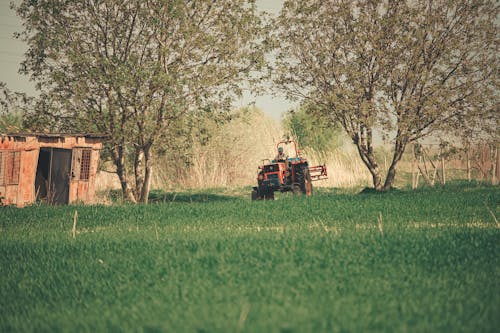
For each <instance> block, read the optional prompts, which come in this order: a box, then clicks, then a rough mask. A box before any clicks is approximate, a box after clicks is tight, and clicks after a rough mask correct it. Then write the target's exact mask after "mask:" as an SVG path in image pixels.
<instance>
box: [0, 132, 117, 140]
mask: <svg viewBox="0 0 500 333" xmlns="http://www.w3.org/2000/svg"><path fill="white" fill-rule="evenodd" d="M6 136H10V137H38V138H68V137H84V138H92V139H106V138H108V137H109V135H106V134H98V133H0V137H6Z"/></svg>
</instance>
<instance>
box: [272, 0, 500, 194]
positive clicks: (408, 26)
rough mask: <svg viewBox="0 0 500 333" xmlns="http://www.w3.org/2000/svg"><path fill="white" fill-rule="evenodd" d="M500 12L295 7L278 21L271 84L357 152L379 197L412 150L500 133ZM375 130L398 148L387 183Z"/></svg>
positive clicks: (421, 3) (415, 6)
mask: <svg viewBox="0 0 500 333" xmlns="http://www.w3.org/2000/svg"><path fill="white" fill-rule="evenodd" d="M498 13H499V8H498V6H497V5H496V4H495V2H494V1H488V0H457V1H449V0H436V1H428V0H415V1H391V0H389V1H385V0H360V1H348V0H329V1H321V0H293V1H291V0H290V1H285V4H284V8H283V10H282V12H281V14H280V16H279V17H278V18H277V20H276V23H275V24H276V26H277V27H278V29H277V32H276V33H275V34H274V41H275V45H276V50H277V61H276V66H275V71H274V73H273V79H274V82H275V84H277V86H278V87H279V88H280V89H281V90H283V91H284V92H285V93H286V94H287V96H288V97H289V98H292V99H301V100H305V101H309V102H310V103H313V104H314V105H317V106H318V107H317V110H316V112H317V114H319V115H321V116H322V117H323V118H324V119H329V120H330V121H331V122H332V123H337V122H338V123H340V124H341V126H342V128H343V129H344V130H345V132H346V133H347V134H348V135H349V137H350V138H351V139H352V141H353V143H354V144H355V145H356V147H357V150H358V152H359V155H360V157H361V159H362V160H363V162H364V163H365V165H366V166H367V168H368V169H369V170H370V173H371V174H372V178H373V185H374V187H375V188H376V189H377V190H385V189H389V188H390V187H391V186H392V185H393V182H394V177H395V173H396V166H397V163H398V162H399V161H400V159H401V157H402V155H403V153H404V150H405V147H406V146H407V144H408V143H410V142H413V141H416V140H419V139H420V138H422V137H425V136H428V135H429V134H431V133H435V132H436V131H443V130H451V131H462V130H463V129H464V128H470V127H475V128H476V129H478V128H479V129H480V128H485V127H487V125H488V124H489V125H490V128H498V122H499V118H498V117H499V115H498V106H499V96H498V70H499V58H498V57H499V56H498V54H500V53H499V52H498V46H499V39H498V38H499V37H498V36H499V35H500V34H499V33H498V32H499V31H498V24H497V21H496V20H497V17H498ZM375 129H379V130H381V131H382V132H383V134H384V136H387V137H389V138H390V139H391V142H392V143H393V159H392V163H391V165H390V167H389V170H388V173H387V175H386V177H385V182H383V179H382V175H381V171H380V168H379V164H378V162H377V160H376V158H375V154H374V144H373V133H374V130H375Z"/></svg>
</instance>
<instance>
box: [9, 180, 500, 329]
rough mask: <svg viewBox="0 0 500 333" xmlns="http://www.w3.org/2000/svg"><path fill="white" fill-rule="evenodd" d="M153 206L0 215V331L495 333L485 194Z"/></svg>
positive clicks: (456, 191)
mask: <svg viewBox="0 0 500 333" xmlns="http://www.w3.org/2000/svg"><path fill="white" fill-rule="evenodd" d="M247 192H248V193H249V189H248V191H247ZM153 194H154V195H155V197H156V198H157V199H159V200H158V203H157V204H154V205H149V206H145V205H135V206H131V205H122V206H111V207H103V206H94V207H83V206H69V207H48V206H34V207H27V208H25V209H15V208H11V207H5V208H2V209H0V228H1V229H0V267H1V272H2V274H0V307H1V309H2V311H1V312H0V331H98V332H99V331H100V332H104V331H155V332H157V331H168V332H236V331H241V332H280V331H281V332H375V331H376V332H404V331H412V332H443V331H452V332H492V331H495V330H496V329H497V328H498V327H499V325H500V319H499V317H498V311H499V305H500V290H499V289H498V276H499V275H500V263H499V258H500V231H499V229H498V227H497V226H496V225H495V223H494V221H493V219H492V217H491V215H490V214H489V212H488V210H487V209H486V208H485V206H488V207H489V208H490V209H491V210H492V211H493V212H494V213H495V214H496V215H497V216H498V215H499V213H500V211H499V203H500V202H499V201H498V198H499V197H500V193H499V189H498V188H497V187H487V186H481V185H474V186H469V187H468V186H466V185H465V186H464V185H454V186H451V187H444V188H434V189H425V190H418V191H414V192H406V191H398V192H390V193H386V194H369V193H367V194H363V195H354V194H342V193H337V191H335V190H322V191H317V193H316V194H315V196H313V197H310V198H297V197H292V196H284V195H283V196H280V197H279V199H278V200H276V201H274V202H250V198H248V197H245V198H240V197H231V196H227V195H224V194H220V193H219V194H217V192H214V193H208V194H206V195H199V194H198V195H196V194H191V193H179V194H178V195H174V194H167V196H166V197H164V198H162V197H161V196H162V194H161V193H156V192H155V193H153ZM190 198H191V199H192V200H190ZM75 211H78V223H77V234H76V238H75V239H73V238H72V234H71V228H72V224H73V216H74V212H75ZM27 318H29V320H27Z"/></svg>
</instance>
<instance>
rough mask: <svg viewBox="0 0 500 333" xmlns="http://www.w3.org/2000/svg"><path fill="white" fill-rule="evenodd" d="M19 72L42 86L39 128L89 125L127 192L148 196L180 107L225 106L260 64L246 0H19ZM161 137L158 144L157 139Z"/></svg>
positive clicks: (259, 35)
mask: <svg viewBox="0 0 500 333" xmlns="http://www.w3.org/2000/svg"><path fill="white" fill-rule="evenodd" d="M15 9H16V10H17V13H18V15H19V16H20V17H21V18H22V19H23V22H24V31H23V32H22V33H21V34H20V36H21V37H22V38H23V39H24V40H25V41H26V42H27V43H28V45H29V50H28V51H27V53H26V58H25V60H24V62H23V64H22V71H23V72H24V73H26V74H28V75H30V77H31V79H32V80H33V81H35V82H36V87H37V89H38V90H39V92H40V95H39V98H38V99H37V105H36V107H35V108H34V109H33V112H32V113H31V114H30V115H28V123H29V125H31V127H32V128H35V129H38V130H47V129H51V130H54V129H58V130H65V131H96V132H100V133H105V134H108V135H109V140H108V144H107V148H108V150H109V155H110V156H111V159H112V161H113V162H114V164H115V166H116V170H117V174H118V176H119V178H120V182H121V185H122V190H123V193H124V195H125V197H126V198H127V199H128V200H131V201H143V202H145V201H147V197H148V193H149V183H150V177H151V163H152V159H151V156H152V153H153V151H154V149H165V147H167V146H168V144H166V143H168V141H169V139H170V138H176V137H177V136H179V134H181V133H182V131H183V126H185V125H186V122H189V120H186V117H185V116H186V115H188V114H190V115H192V114H196V113H200V112H212V113H216V112H221V111H224V110H228V109H229V107H230V104H231V103H230V102H231V100H232V99H233V98H234V97H235V96H237V95H239V94H240V93H241V88H242V83H243V82H245V81H248V80H247V78H249V76H250V74H251V73H252V71H258V70H259V69H260V67H261V66H263V64H264V58H263V54H264V50H263V49H262V48H261V47H260V44H259V43H260V41H262V39H263V37H264V34H265V29H264V24H263V22H262V19H261V14H260V13H259V15H257V12H256V7H255V2H254V1H253V0H221V1H209V0H200V1H199V0H196V1H194V0H187V1H185V0H169V1H163V0H144V1H136V0H67V1H31V0H24V1H23V2H22V3H21V4H19V5H18V6H15ZM162 143H165V144H162Z"/></svg>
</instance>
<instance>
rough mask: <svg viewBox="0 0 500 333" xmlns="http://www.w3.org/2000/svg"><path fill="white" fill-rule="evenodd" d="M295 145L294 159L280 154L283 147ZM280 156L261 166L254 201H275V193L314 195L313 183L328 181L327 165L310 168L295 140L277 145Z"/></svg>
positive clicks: (254, 188)
mask: <svg viewBox="0 0 500 333" xmlns="http://www.w3.org/2000/svg"><path fill="white" fill-rule="evenodd" d="M288 144H293V150H294V151H295V156H294V157H287V156H284V155H283V154H281V155H282V156H283V157H281V156H280V153H281V152H283V146H284V145H288ZM276 148H277V150H278V152H279V153H278V156H277V157H276V158H275V159H274V160H269V159H265V160H263V161H262V165H261V166H259V170H258V173H257V186H255V187H253V190H252V200H274V192H275V191H280V192H292V193H294V194H297V195H299V194H305V195H307V196H310V195H312V192H313V186H312V182H313V181H316V180H322V179H327V178H328V175H327V172H326V165H318V166H313V167H310V166H309V163H308V162H307V160H306V159H305V158H304V157H302V156H301V155H300V151H299V150H298V149H297V144H296V142H295V141H293V140H287V141H281V142H279V143H278V144H277V145H276Z"/></svg>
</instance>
